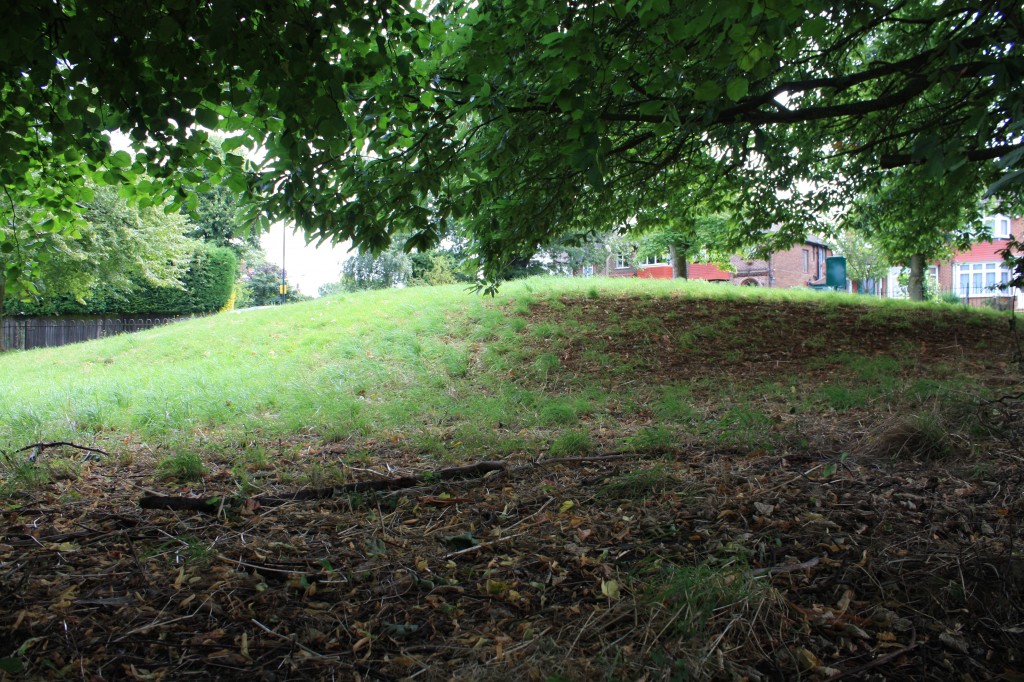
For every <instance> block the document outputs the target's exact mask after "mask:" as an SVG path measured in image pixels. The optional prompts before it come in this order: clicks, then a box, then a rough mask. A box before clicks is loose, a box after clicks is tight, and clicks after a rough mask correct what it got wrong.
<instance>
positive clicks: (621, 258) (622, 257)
mask: <svg viewBox="0 0 1024 682" xmlns="http://www.w3.org/2000/svg"><path fill="white" fill-rule="evenodd" d="M615 267H617V268H628V267H629V261H628V260H627V259H626V254H624V253H617V254H615Z"/></svg>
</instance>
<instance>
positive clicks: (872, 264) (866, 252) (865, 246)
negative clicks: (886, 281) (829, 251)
mask: <svg viewBox="0 0 1024 682" xmlns="http://www.w3.org/2000/svg"><path fill="white" fill-rule="evenodd" d="M832 241H833V243H834V245H835V252H836V255H839V256H843V257H844V258H846V273H847V276H848V277H849V278H850V279H851V280H853V281H855V282H863V281H865V280H877V279H881V278H882V277H885V275H886V274H887V273H888V271H889V266H890V263H889V256H888V255H887V254H886V253H884V252H883V251H882V249H881V248H880V247H878V246H877V245H875V244H874V243H872V242H871V241H869V240H868V239H867V238H866V237H865V236H864V234H863V233H862V232H859V231H857V230H844V231H842V232H840V233H839V234H838V235H837V236H836V237H835V238H834V239H833V240H832Z"/></svg>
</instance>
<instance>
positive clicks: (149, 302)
mask: <svg viewBox="0 0 1024 682" xmlns="http://www.w3.org/2000/svg"><path fill="white" fill-rule="evenodd" d="M237 275H238V257H237V256H236V255H235V253H234V252H233V251H232V250H231V249H227V248H223V247H216V246H211V245H209V244H203V245H201V246H200V247H199V248H197V249H196V251H195V253H194V254H193V255H192V262H191V264H189V267H188V270H187V271H186V272H185V274H184V276H182V278H181V283H182V284H183V285H184V287H185V288H184V289H176V288H174V287H156V286H153V285H150V284H140V285H139V286H138V287H136V288H135V289H134V290H132V291H129V292H123V291H117V290H114V289H111V288H109V287H106V286H99V287H97V288H96V290H95V291H94V292H92V295H91V296H90V297H89V298H88V299H87V300H86V302H85V305H82V304H80V303H78V302H77V301H76V300H75V299H74V298H73V297H71V296H56V297H53V298H42V299H40V300H38V301H35V302H32V303H24V302H21V301H17V300H13V299H8V300H7V301H6V313H7V314H11V315H13V314H17V313H21V314H24V315H158V314H159V315H191V314H199V313H212V312H216V311H218V310H220V309H221V308H223V307H224V306H225V304H227V302H228V300H229V299H230V298H231V291H232V289H233V288H234V286H235V279H236V277H237Z"/></svg>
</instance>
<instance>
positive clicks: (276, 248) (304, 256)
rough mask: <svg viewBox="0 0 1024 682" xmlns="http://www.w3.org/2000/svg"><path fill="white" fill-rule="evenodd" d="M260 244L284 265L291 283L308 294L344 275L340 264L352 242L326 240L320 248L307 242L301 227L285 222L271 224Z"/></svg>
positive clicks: (268, 254) (273, 260)
mask: <svg viewBox="0 0 1024 682" xmlns="http://www.w3.org/2000/svg"><path fill="white" fill-rule="evenodd" d="M282 237H283V238H284V244H283V248H284V259H283V261H282V256H281V251H282V243H281V242H282ZM260 245H261V246H262V247H263V250H264V251H265V252H266V254H267V260H268V261H270V262H271V263H274V264H276V265H283V266H284V269H285V271H286V272H287V274H288V283H289V284H292V285H294V286H297V287H298V288H299V291H301V292H302V293H304V294H306V295H308V296H316V295H317V289H319V288H320V286H321V285H323V284H327V283H329V282H337V281H338V280H339V279H341V264H342V262H343V261H344V260H345V258H347V257H348V249H349V246H350V244H349V243H347V242H344V243H341V244H337V245H335V246H331V244H330V243H329V242H324V243H323V244H322V245H321V246H320V247H319V248H317V247H316V245H315V244H309V245H307V244H306V236H305V234H304V233H303V232H302V230H297V231H293V230H292V229H290V228H288V229H286V228H285V226H284V224H283V223H275V224H273V225H271V226H270V231H269V232H267V233H266V234H264V235H263V236H261V237H260Z"/></svg>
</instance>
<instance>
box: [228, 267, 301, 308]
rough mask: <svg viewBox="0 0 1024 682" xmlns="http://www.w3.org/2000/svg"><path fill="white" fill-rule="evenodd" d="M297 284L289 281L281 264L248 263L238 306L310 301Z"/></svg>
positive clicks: (236, 300)
mask: <svg viewBox="0 0 1024 682" xmlns="http://www.w3.org/2000/svg"><path fill="white" fill-rule="evenodd" d="M281 282H285V284H284V286H285V293H284V295H283V296H282V294H281ZM309 299H310V297H309V296H306V295H305V294H303V293H302V292H300V291H299V288H298V287H297V286H293V285H291V284H289V283H288V279H287V273H286V272H284V271H283V270H282V269H281V266H279V265H275V264H273V263H267V262H262V263H257V264H255V265H248V266H247V267H246V271H245V272H244V273H242V278H241V282H240V288H239V292H238V297H237V298H236V299H235V307H236V308H252V307H255V306H264V305H277V304H279V303H297V302H299V301H308V300H309Z"/></svg>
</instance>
